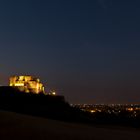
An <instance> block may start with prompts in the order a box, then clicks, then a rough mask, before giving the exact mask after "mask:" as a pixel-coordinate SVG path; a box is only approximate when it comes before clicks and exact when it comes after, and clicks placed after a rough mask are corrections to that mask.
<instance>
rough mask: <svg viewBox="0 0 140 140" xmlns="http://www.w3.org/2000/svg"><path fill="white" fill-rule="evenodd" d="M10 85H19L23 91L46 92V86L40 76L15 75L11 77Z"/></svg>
mask: <svg viewBox="0 0 140 140" xmlns="http://www.w3.org/2000/svg"><path fill="white" fill-rule="evenodd" d="M10 86H13V87H17V88H18V89H19V90H20V91H23V92H27V93H29V92H32V93H35V94H39V93H44V86H43V84H42V83H41V82H40V80H39V79H38V78H34V77H32V76H13V77H10Z"/></svg>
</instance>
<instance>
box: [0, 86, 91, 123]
mask: <svg viewBox="0 0 140 140" xmlns="http://www.w3.org/2000/svg"><path fill="white" fill-rule="evenodd" d="M0 109H1V110H8V111H14V112H17V113H21V114H29V115H33V116H40V117H46V118H50V119H55V120H62V121H68V122H83V123H89V122H90V121H89V118H88V116H86V115H85V113H84V112H82V111H80V110H79V109H76V108H73V107H71V106H70V105H69V103H67V102H66V101H65V98H64V96H56V95H55V96H53V95H44V94H43V93H40V94H34V93H25V92H21V91H19V90H18V89H17V88H14V87H9V86H5V87H0Z"/></svg>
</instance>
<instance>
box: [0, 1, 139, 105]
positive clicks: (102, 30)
mask: <svg viewBox="0 0 140 140" xmlns="http://www.w3.org/2000/svg"><path fill="white" fill-rule="evenodd" d="M11 75H33V76H37V77H39V78H40V79H41V80H42V82H43V83H44V85H45V87H46V89H47V88H48V87H49V88H50V89H55V90H56V91H57V92H58V94H61V95H64V96H65V97H66V100H67V101H68V102H70V103H140V1H139V0H17V1H15V0H1V1H0V84H1V85H6V84H8V77H9V76H11Z"/></svg>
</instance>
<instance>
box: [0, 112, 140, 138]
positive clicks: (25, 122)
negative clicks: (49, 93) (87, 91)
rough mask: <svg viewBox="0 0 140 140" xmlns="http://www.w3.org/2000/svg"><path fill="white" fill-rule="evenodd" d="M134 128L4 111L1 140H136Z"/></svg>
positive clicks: (136, 134) (0, 130)
mask: <svg viewBox="0 0 140 140" xmlns="http://www.w3.org/2000/svg"><path fill="white" fill-rule="evenodd" d="M136 138H137V139H138V138H140V133H139V130H136V129H132V128H121V129H120V128H114V127H113V128H101V127H91V126H88V125H83V124H74V123H73V124H72V123H65V122H60V121H55V120H49V119H44V118H39V117H32V116H27V115H20V114H17V113H12V112H6V111H0V140H6V139H10V140H11V139H12V140H25V139H26V140H32V139H33V140H71V139H72V140H74V139H76V140H132V139H136Z"/></svg>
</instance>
